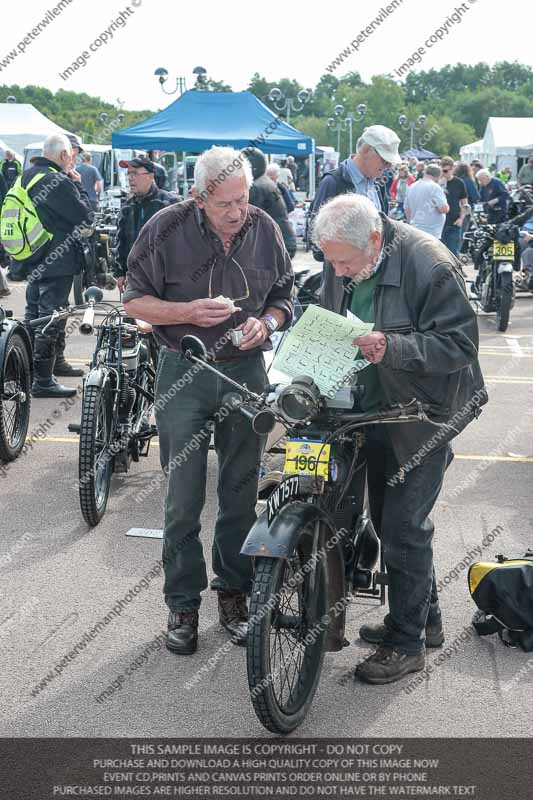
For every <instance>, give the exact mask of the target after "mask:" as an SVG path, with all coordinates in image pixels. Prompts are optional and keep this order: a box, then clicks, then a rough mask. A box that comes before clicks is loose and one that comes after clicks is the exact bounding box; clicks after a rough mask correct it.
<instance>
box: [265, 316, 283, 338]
mask: <svg viewBox="0 0 533 800" xmlns="http://www.w3.org/2000/svg"><path fill="white" fill-rule="evenodd" d="M261 322H264V323H265V327H266V329H267V331H268V333H269V335H272V334H273V333H274V332H275V331H277V329H278V328H279V322H278V321H277V319H276V318H275V317H273V316H272V314H265V315H264V316H262V317H261Z"/></svg>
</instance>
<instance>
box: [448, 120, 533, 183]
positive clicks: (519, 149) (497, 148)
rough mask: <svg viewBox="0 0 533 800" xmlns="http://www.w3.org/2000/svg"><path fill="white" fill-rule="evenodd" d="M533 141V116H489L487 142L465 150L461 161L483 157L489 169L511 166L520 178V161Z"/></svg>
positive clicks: (462, 148) (482, 159) (480, 142)
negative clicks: (518, 160) (518, 169)
mask: <svg viewBox="0 0 533 800" xmlns="http://www.w3.org/2000/svg"><path fill="white" fill-rule="evenodd" d="M531 142H533V117H489V120H488V122H487V127H486V128H485V135H484V136H483V139H480V140H479V141H477V142H472V144H467V145H465V146H464V147H461V151H460V152H461V159H463V160H464V161H472V159H473V158H479V160H480V161H481V162H482V163H483V165H484V166H485V167H490V165H491V164H496V166H497V167H498V170H501V169H503V167H511V170H512V174H513V178H515V177H516V172H517V166H518V165H517V159H518V158H523V157H524V150H525V149H527V148H528V147H529V145H530V144H531Z"/></svg>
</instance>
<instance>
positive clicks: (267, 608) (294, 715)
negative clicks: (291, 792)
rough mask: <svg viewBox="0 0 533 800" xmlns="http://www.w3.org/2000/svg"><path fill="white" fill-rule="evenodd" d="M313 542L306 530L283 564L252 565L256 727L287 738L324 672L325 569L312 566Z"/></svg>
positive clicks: (250, 660) (251, 670)
mask: <svg viewBox="0 0 533 800" xmlns="http://www.w3.org/2000/svg"><path fill="white" fill-rule="evenodd" d="M312 541H313V526H309V527H307V528H304V529H303V530H302V532H301V534H300V537H299V539H298V544H297V546H296V547H295V549H294V552H293V553H292V554H291V555H290V556H289V557H288V558H287V559H278V558H257V559H256V569H255V576H254V583H253V588H252V595H251V600H250V621H249V623H248V649H247V666H248V685H249V688H250V696H251V700H252V704H253V707H254V711H255V713H256V715H257V717H258V719H259V721H260V722H261V723H262V725H264V727H265V728H267V730H269V731H272V732H273V733H281V734H286V733H290V732H291V731H293V730H294V729H295V728H297V727H298V726H299V725H300V724H301V723H302V722H303V720H304V719H305V716H306V714H307V712H308V710H309V708H310V706H311V703H312V701H313V697H314V695H315V692H316V689H317V686H318V682H319V679H320V673H321V671H322V662H323V659H324V650H325V643H326V636H327V629H328V625H327V593H328V587H327V568H326V565H325V563H324V560H323V559H322V558H317V559H316V560H315V561H314V562H313V561H310V555H311V546H312ZM306 564H307V567H306V566H305V565H306ZM312 576H314V585H313V584H312V583H311V581H312ZM291 578H293V581H291V580H290V579H291Z"/></svg>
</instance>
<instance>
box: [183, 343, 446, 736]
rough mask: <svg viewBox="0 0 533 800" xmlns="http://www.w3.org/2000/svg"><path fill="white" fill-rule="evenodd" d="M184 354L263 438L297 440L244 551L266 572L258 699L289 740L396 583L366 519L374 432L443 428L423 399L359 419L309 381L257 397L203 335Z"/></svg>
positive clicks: (252, 650) (257, 614) (254, 640)
mask: <svg viewBox="0 0 533 800" xmlns="http://www.w3.org/2000/svg"><path fill="white" fill-rule="evenodd" d="M181 347H182V352H183V355H184V356H185V357H186V358H187V359H189V360H190V361H192V362H194V363H197V364H200V365H202V366H203V367H204V368H205V369H208V370H210V371H211V372H213V373H215V374H216V375H218V377H220V378H222V379H223V380H225V381H226V382H227V383H228V384H229V385H231V386H232V388H233V390H234V391H232V392H228V394H227V395H226V396H225V397H224V399H223V402H224V405H225V406H227V407H228V408H231V409H233V410H234V412H236V413H237V412H238V413H240V414H242V415H244V417H246V418H247V419H248V420H250V422H251V425H252V428H253V430H254V431H255V432H256V433H257V434H260V435H264V436H265V437H266V436H267V435H268V434H269V433H270V432H271V431H272V430H273V429H274V427H275V426H276V425H279V424H281V425H282V426H283V427H284V428H285V430H286V431H287V439H286V445H285V466H284V468H283V472H282V473H281V474H280V476H279V480H278V482H277V485H275V488H274V490H273V491H272V492H271V494H270V496H269V497H268V498H266V504H265V506H264V510H263V511H262V512H261V513H260V514H259V516H258V519H257V522H256V523H255V524H254V525H253V527H252V529H251V530H250V532H249V534H248V536H247V538H246V540H245V542H244V545H243V547H242V549H241V553H242V554H243V555H247V556H249V557H251V558H253V559H254V562H255V570H254V578H253V586H252V591H251V599H250V613H249V623H248V643H247V666H248V684H249V689H250V697H251V700H252V703H253V707H254V710H255V713H256V715H257V717H258V718H259V720H260V721H261V723H262V724H263V725H264V726H265V728H267V729H268V730H270V731H273V732H275V733H282V734H286V733H289V732H290V731H292V730H294V729H295V728H297V727H298V725H300V724H301V723H302V722H303V720H304V718H305V716H306V714H307V712H308V710H309V707H310V705H311V703H312V700H313V697H314V694H315V691H316V689H317V686H318V682H319V679H320V673H321V669H322V662H323V658H324V653H325V652H326V651H338V650H341V649H342V647H343V646H344V645H345V644H347V642H346V640H345V638H344V628H345V611H346V606H347V604H348V601H349V597H350V596H351V595H352V594H355V593H360V592H363V593H364V592H365V591H367V592H369V593H370V594H373V595H374V596H375V593H376V592H375V590H376V585H378V584H382V583H386V575H385V574H384V572H380V571H377V570H376V565H377V563H378V559H379V541H378V538H377V536H376V532H375V530H374V528H373V526H372V522H371V520H370V518H369V516H368V514H367V513H366V511H365V472H366V470H365V459H364V455H363V450H362V448H363V444H364V429H365V426H367V425H374V424H378V425H379V424H389V423H408V422H412V421H425V422H431V420H429V419H428V417H427V415H426V409H427V406H425V405H423V404H421V403H419V402H418V401H417V400H415V399H413V401H412V402H410V403H409V404H408V405H396V406H392V407H390V408H387V409H384V410H382V411H379V412H376V413H373V414H369V413H356V412H355V411H354V410H353V409H354V404H356V403H357V397H358V395H359V396H360V392H361V389H360V388H359V389H358V387H343V388H342V389H341V390H340V391H339V392H338V393H337V394H336V395H335V397H333V398H329V397H327V398H326V397H325V396H323V395H322V394H321V392H320V390H319V389H318V387H317V386H316V385H315V383H314V382H313V380H312V379H311V378H309V377H306V376H301V377H297V378H294V379H293V380H292V382H291V383H290V384H287V385H282V384H278V385H269V386H267V387H266V388H265V391H264V393H263V394H262V395H257V394H254V393H253V392H251V391H249V390H248V389H247V388H246V386H241V385H240V384H238V383H236V382H234V381H232V380H231V379H229V378H227V376H225V375H223V374H222V373H220V372H218V370H217V369H216V368H215V367H214V366H213V365H212V364H210V363H209V358H208V355H207V352H206V350H205V347H204V345H203V344H202V342H201V341H200V340H199V339H197V338H196V337H195V336H184V337H183V339H182V345H181ZM433 424H437V423H433ZM439 427H440V426H439Z"/></svg>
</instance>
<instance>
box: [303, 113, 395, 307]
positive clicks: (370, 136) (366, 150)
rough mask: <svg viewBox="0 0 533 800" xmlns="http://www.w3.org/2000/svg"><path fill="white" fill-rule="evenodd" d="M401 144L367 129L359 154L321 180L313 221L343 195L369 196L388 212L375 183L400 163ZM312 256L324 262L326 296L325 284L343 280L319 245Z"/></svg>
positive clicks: (384, 131) (386, 132)
mask: <svg viewBox="0 0 533 800" xmlns="http://www.w3.org/2000/svg"><path fill="white" fill-rule="evenodd" d="M399 144H400V138H399V136H397V135H396V134H395V133H394V131H393V130H391V129H390V128H386V127H385V126H384V125H371V126H370V127H369V128H365V130H364V131H363V134H362V136H360V137H359V139H358V140H357V145H356V152H355V153H354V154H353V155H351V156H350V157H349V158H347V159H346V160H345V161H342V162H341V164H340V165H339V167H338V168H337V169H336V170H333V172H330V173H328V175H326V176H325V177H324V178H323V179H322V181H321V183H320V186H319V187H318V191H317V193H316V196H315V200H314V202H313V209H312V219H314V217H315V216H316V214H318V212H319V210H320V208H321V206H323V205H324V203H327V201H328V200H331V198H333V197H336V196H337V195H340V194H362V195H364V196H365V197H368V199H369V200H370V201H371V202H372V203H373V204H374V205H375V206H376V208H377V210H378V211H383V212H385V213H386V212H387V208H386V207H385V206H384V203H383V201H382V195H381V194H380V192H379V191H378V186H377V185H376V184H377V181H378V180H379V179H380V178H382V177H383V173H384V172H385V170H386V169H390V167H394V166H396V165H397V164H399V163H401V158H400V154H399V152H398V145H399ZM380 188H382V187H380ZM313 256H314V258H315V260H316V261H324V270H323V276H322V289H321V294H323V287H324V285H325V284H329V283H331V282H333V283H334V284H335V283H340V281H339V280H338V279H335V274H334V271H333V268H332V266H331V264H330V263H329V261H327V260H326V259H325V258H324V254H323V253H322V251H321V250H320V249H319V248H318V247H317V246H316V244H315V245H314V246H313ZM322 299H324V298H322Z"/></svg>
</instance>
